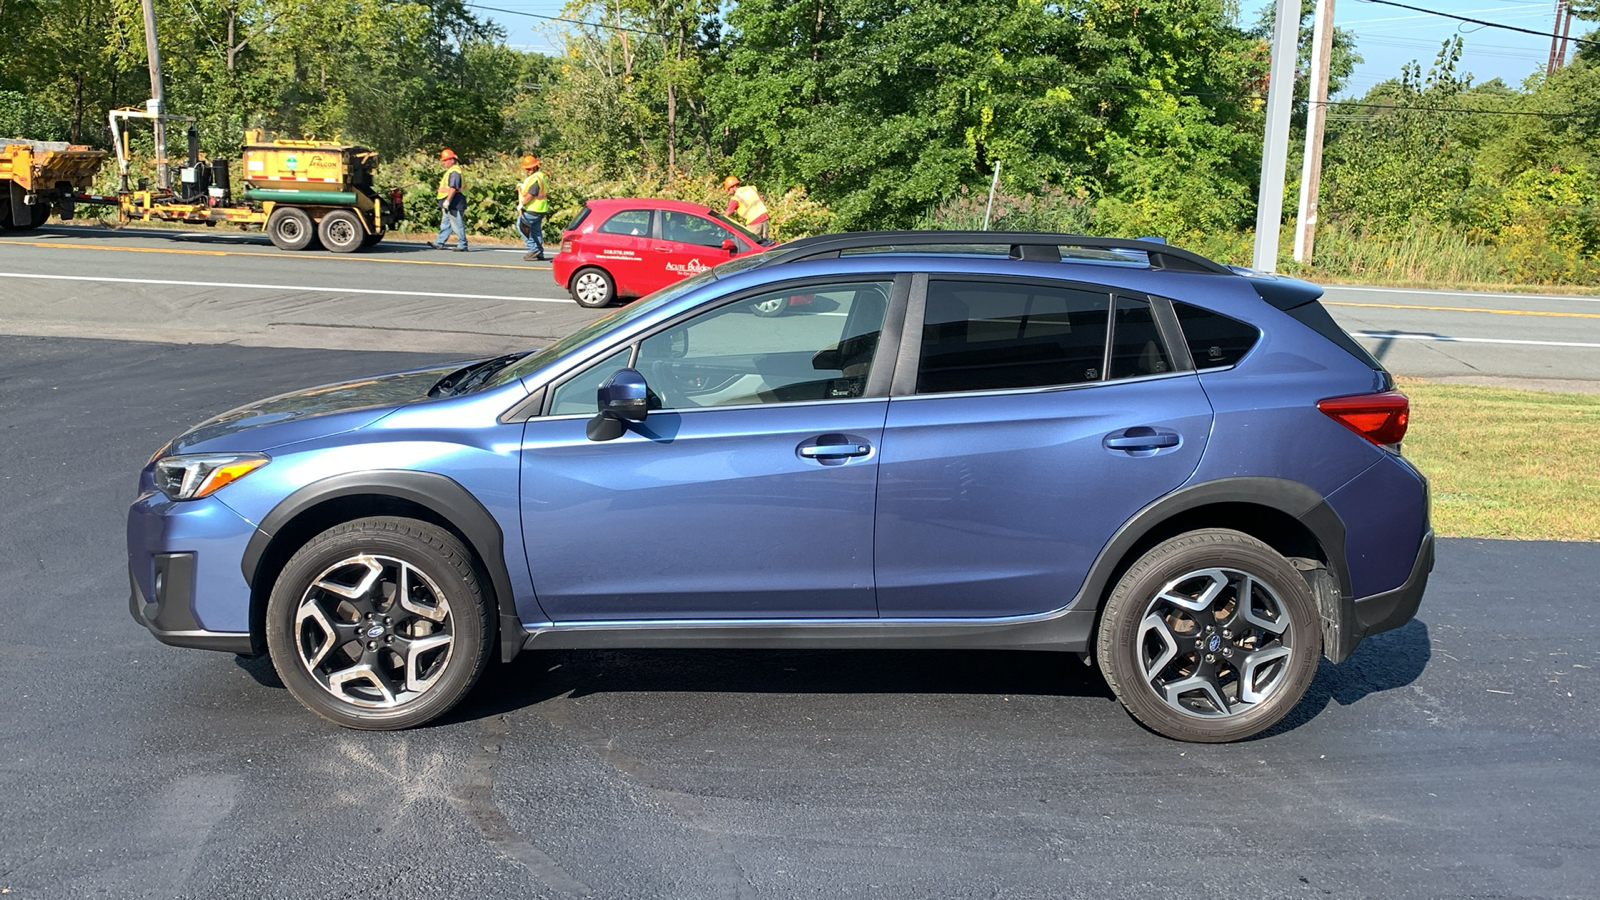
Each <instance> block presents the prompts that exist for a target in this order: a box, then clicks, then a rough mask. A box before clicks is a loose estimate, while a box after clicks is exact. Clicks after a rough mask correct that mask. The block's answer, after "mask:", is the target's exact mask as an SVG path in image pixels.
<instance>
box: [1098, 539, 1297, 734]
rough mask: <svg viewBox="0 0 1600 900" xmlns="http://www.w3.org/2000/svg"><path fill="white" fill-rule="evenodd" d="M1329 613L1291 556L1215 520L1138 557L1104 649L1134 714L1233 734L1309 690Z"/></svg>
mask: <svg viewBox="0 0 1600 900" xmlns="http://www.w3.org/2000/svg"><path fill="white" fill-rule="evenodd" d="M1241 598H1247V599H1248V602H1244V603H1242V602H1240V600H1241ZM1319 625H1320V619H1319V616H1318V615H1317V607H1316V601H1315V600H1314V599H1313V598H1312V596H1311V591H1310V589H1309V588H1308V587H1307V586H1306V582H1305V579H1304V578H1303V577H1302V576H1301V575H1300V573H1299V572H1298V571H1296V570H1295V568H1294V566H1292V565H1290V564H1289V561H1288V560H1286V559H1284V558H1283V557H1282V556H1281V555H1279V554H1278V553H1277V552H1276V551H1275V550H1273V549H1272V548H1271V547H1268V546H1267V545H1266V544H1263V543H1262V542H1260V541H1258V540H1256V539H1255V538H1253V537H1250V536H1249V535H1246V534H1242V533H1240V532H1237V531H1228V530H1224V529H1207V530H1203V531H1193V532H1190V533H1188V534H1184V535H1180V536H1178V537H1175V538H1173V539H1171V540H1169V541H1166V542H1165V543H1163V544H1160V545H1158V546H1156V547H1155V548H1154V549H1152V550H1150V551H1149V552H1148V553H1146V554H1145V555H1144V556H1142V557H1140V559H1139V561H1138V562H1136V563H1134V564H1133V567H1132V568H1130V569H1129V570H1128V571H1127V573H1126V574H1125V575H1123V576H1122V579H1121V580H1120V581H1119V582H1117V586H1116V589H1115V590H1113V591H1112V592H1111V598H1110V599H1109V600H1107V601H1106V606H1105V611H1104V613H1103V615H1102V617H1101V620H1100V633H1099V638H1098V641H1097V648H1096V649H1097V653H1098V657H1099V662H1100V670H1101V672H1102V674H1104V675H1105V679H1106V683H1107V684H1108V685H1110V687H1111V690H1112V693H1114V694H1116V695H1117V699H1118V700H1121V701H1122V705H1123V706H1125V707H1127V709H1128V712H1130V713H1131V714H1132V715H1133V716H1134V718H1136V719H1138V720H1139V721H1140V722H1143V723H1144V724H1145V725H1146V726H1148V727H1149V728H1150V729H1151V730H1153V731H1155V732H1157V733H1158V734H1162V735H1165V736H1167V737H1169V738H1172V739H1174V740H1180V741H1195V742H1200V743H1222V742H1226V741H1237V740H1242V739H1244V738H1247V737H1250V736H1252V735H1255V734H1259V733H1261V732H1262V731H1264V730H1266V729H1268V728H1270V727H1272V726H1273V725H1274V724H1276V723H1277V722H1278V721H1279V720H1281V719H1282V718H1283V717H1284V716H1285V715H1287V714H1288V712H1289V710H1291V709H1293V708H1294V706H1295V704H1297V703H1299V702H1300V698H1301V697H1303V696H1304V695H1305V692H1306V688H1307V687H1309V686H1310V685H1311V679H1312V676H1314V675H1315V674H1316V670H1317V659H1318V657H1320V656H1321V655H1322V633H1321V631H1320V629H1319ZM1218 701H1220V706H1219V702H1218Z"/></svg>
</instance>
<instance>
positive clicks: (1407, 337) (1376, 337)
mask: <svg viewBox="0 0 1600 900" xmlns="http://www.w3.org/2000/svg"><path fill="white" fill-rule="evenodd" d="M1350 336H1351V337H1358V338H1366V339H1367V340H1371V341H1442V342H1445V343H1450V344H1520V345H1524V346H1529V347H1585V348H1591V349H1595V350H1600V344H1589V343H1584V342H1582V341H1515V340H1511V339H1509V338H1469V337H1451V336H1450V335H1447V334H1384V333H1382V332H1379V333H1376V334H1374V333H1373V332H1370V331H1352V332H1350Z"/></svg>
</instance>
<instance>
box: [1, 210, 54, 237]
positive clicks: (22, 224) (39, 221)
mask: <svg viewBox="0 0 1600 900" xmlns="http://www.w3.org/2000/svg"><path fill="white" fill-rule="evenodd" d="M48 218H50V207H48V206H45V205H44V204H43V203H39V204H35V205H33V206H27V205H26V204H24V205H22V206H16V205H11V206H10V208H9V210H0V228H3V229H5V230H6V231H17V232H22V231H32V230H34V229H35V228H38V227H39V226H40V225H43V224H44V223H45V220H46V219H48Z"/></svg>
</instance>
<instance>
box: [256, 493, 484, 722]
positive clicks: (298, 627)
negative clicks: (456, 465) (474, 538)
mask: <svg viewBox="0 0 1600 900" xmlns="http://www.w3.org/2000/svg"><path fill="white" fill-rule="evenodd" d="M476 571H477V570H476V567H475V566H474V564H473V558H472V554H471V553H470V552H469V551H468V550H467V548H466V547H465V546H463V545H462V543H461V542H460V541H459V540H457V539H456V538H455V536H454V535H452V534H450V533H449V532H447V531H445V530H444V529H442V528H438V527H436V526H433V525H429V524H427V523H425V522H419V521H417V520H415V519H404V518H399V517H395V516H381V517H374V518H370V519H362V520H358V521H354V522H345V523H343V524H341V525H336V526H334V527H332V528H329V529H328V530H327V531H324V532H322V533H321V534H319V535H317V536H316V537H314V538H312V539H311V540H310V541H309V542H307V543H306V545H305V546H303V547H301V548H300V549H299V550H298V551H296V552H295V554H294V556H292V557H290V559H289V562H288V563H287V564H286V565H285V566H284V568H283V571H282V572H281V573H280V574H279V575H278V579H277V581H276V582H274V584H273V586H272V594H271V596H270V597H269V598H268V600H267V622H266V632H267V650H268V653H269V654H270V656H271V657H272V664H273V667H274V668H276V669H277V671H278V677H280V678H282V679H283V683H284V685H285V686H287V687H288V688H289V691H290V693H292V694H294V696H295V699H297V700H299V701H300V702H301V703H303V704H304V705H305V706H306V708H307V709H310V710H311V711H312V712H314V713H316V714H317V715H319V716H321V717H323V718H324V719H327V720H328V721H330V722H333V723H335V724H338V725H343V726H345V727H346V728H359V729H365V730H373V731H386V730H392V729H399V728H411V727H413V726H416V725H421V724H423V723H425V722H428V721H431V720H433V719H435V718H437V717H439V716H440V715H443V714H444V713H445V712H447V711H448V710H450V709H451V708H452V707H454V706H455V705H456V703H458V702H459V701H460V700H461V698H462V697H465V696H466V695H467V692H468V691H470V690H471V689H472V686H473V685H474V684H475V683H477V680H478V677H479V676H480V675H482V674H483V670H484V668H485V667H486V666H487V665H488V662H489V654H490V652H491V650H492V649H493V646H494V637H495V635H494V621H495V620H494V617H493V615H492V614H491V612H490V610H489V602H488V600H487V598H486V597H485V595H484V592H483V590H482V589H480V587H479V584H478V577H477V574H476ZM401 582H404V583H405V584H406V585H407V586H408V591H407V594H408V598H409V602H407V600H406V599H405V598H402V597H401V596H400V587H399V585H400V583H401Z"/></svg>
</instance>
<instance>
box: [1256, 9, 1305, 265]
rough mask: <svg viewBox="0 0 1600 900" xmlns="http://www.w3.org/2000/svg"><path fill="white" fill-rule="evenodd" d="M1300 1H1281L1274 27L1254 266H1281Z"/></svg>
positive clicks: (1257, 209) (1257, 207)
mask: <svg viewBox="0 0 1600 900" xmlns="http://www.w3.org/2000/svg"><path fill="white" fill-rule="evenodd" d="M1299 38H1300V0H1278V12H1277V21H1276V22H1274V23H1273V26H1272V67H1271V68H1270V69H1269V70H1268V76H1267V77H1268V79H1269V81H1268V82H1267V132H1266V135H1265V138H1264V140H1263V141H1262V144H1261V192H1260V197H1259V199H1257V201H1256V246H1255V255H1254V257H1253V262H1252V263H1251V266H1252V267H1253V268H1255V269H1258V270H1260V271H1262V272H1275V271H1277V269H1278V229H1279V228H1280V227H1281V226H1282V223H1283V182H1284V176H1285V172H1284V170H1285V169H1286V168H1288V165H1289V109H1290V107H1291V106H1293V105H1294V62H1295V59H1294V57H1295V47H1296V45H1297V43H1298V42H1299Z"/></svg>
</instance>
